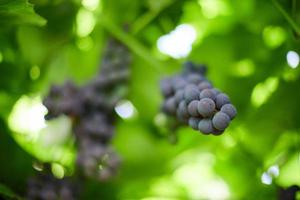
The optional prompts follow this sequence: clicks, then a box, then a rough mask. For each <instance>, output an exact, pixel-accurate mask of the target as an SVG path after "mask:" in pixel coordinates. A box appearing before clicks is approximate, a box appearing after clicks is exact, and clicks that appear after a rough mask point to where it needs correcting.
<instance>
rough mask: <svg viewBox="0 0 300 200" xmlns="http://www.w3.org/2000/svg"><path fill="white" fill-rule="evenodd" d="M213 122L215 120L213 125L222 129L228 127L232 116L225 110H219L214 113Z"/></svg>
mask: <svg viewBox="0 0 300 200" xmlns="http://www.w3.org/2000/svg"><path fill="white" fill-rule="evenodd" d="M212 122H213V126H214V127H215V128H216V129H218V130H220V131H222V130H225V129H226V128H227V127H228V125H229V123H230V117H229V116H228V115H227V114H225V113H223V112H217V113H216V114H215V115H214V117H213V119H212Z"/></svg>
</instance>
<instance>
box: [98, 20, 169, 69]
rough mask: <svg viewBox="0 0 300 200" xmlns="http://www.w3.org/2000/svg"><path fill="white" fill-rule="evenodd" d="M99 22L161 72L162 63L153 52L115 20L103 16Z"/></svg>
mask: <svg viewBox="0 0 300 200" xmlns="http://www.w3.org/2000/svg"><path fill="white" fill-rule="evenodd" d="M99 23H100V24H101V25H102V26H103V27H104V28H105V29H106V30H107V31H108V32H110V33H111V34H112V35H113V36H114V37H115V38H117V39H118V40H119V41H121V42H122V43H123V44H124V45H126V46H127V47H128V48H129V49H130V50H131V51H132V52H134V53H135V54H136V55H138V56H139V57H141V58H142V59H144V60H145V61H146V62H147V63H148V64H149V65H150V66H152V67H153V69H155V70H156V71H157V72H159V73H161V69H163V65H162V63H161V62H160V61H159V60H157V59H156V58H155V57H154V56H152V54H151V52H149V51H148V49H147V48H146V47H144V46H143V45H142V44H140V43H139V42H138V41H137V40H135V39H134V38H133V37H132V36H131V35H129V34H128V33H126V32H124V31H123V30H122V29H121V28H119V27H118V26H117V25H116V24H114V22H113V21H112V20H110V19H108V18H107V17H105V16H101V17H100V20H99Z"/></svg>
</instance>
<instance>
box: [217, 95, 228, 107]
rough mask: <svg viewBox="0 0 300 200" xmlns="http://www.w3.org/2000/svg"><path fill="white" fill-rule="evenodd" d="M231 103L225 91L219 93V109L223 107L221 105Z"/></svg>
mask: <svg viewBox="0 0 300 200" xmlns="http://www.w3.org/2000/svg"><path fill="white" fill-rule="evenodd" d="M228 103H230V100H229V97H228V96H227V95H226V94H224V93H220V94H218V95H217V98H216V106H217V109H221V107H222V106H223V105H225V104H228Z"/></svg>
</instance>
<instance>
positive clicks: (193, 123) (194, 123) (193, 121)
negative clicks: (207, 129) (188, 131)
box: [189, 117, 201, 130]
mask: <svg viewBox="0 0 300 200" xmlns="http://www.w3.org/2000/svg"><path fill="white" fill-rule="evenodd" d="M200 120H201V118H197V117H191V118H189V126H190V127H192V128H193V129H194V130H198V124H199V122H200Z"/></svg>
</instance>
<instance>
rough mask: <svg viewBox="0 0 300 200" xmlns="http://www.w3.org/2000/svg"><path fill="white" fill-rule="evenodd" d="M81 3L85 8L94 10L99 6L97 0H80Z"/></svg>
mask: <svg viewBox="0 0 300 200" xmlns="http://www.w3.org/2000/svg"><path fill="white" fill-rule="evenodd" d="M81 3H82V5H83V6H84V7H85V8H86V9H88V10H90V11H94V10H96V9H97V8H98V6H99V0H82V2H81Z"/></svg>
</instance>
